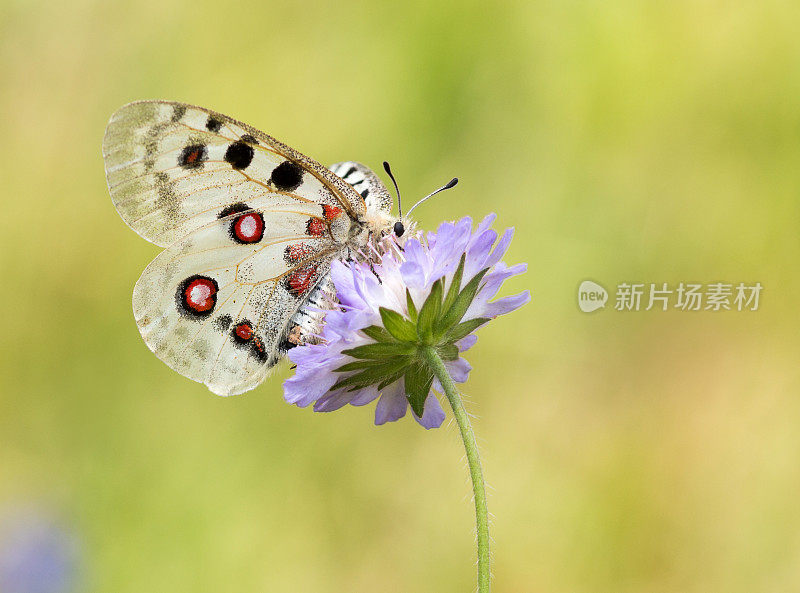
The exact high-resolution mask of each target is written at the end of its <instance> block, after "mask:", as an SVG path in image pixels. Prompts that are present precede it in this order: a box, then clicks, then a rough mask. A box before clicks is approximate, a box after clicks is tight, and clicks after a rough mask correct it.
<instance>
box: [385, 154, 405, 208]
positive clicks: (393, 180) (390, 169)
mask: <svg viewBox="0 0 800 593" xmlns="http://www.w3.org/2000/svg"><path fill="white" fill-rule="evenodd" d="M383 168H384V170H385V171H386V173H388V175H389V177H390V178H391V180H392V183H394V191H396V192H397V212H398V218H403V205H402V204H401V203H400V188H399V187H397V181H395V179H394V175H392V168H391V167H390V166H389V161H383Z"/></svg>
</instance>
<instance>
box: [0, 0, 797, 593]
mask: <svg viewBox="0 0 800 593" xmlns="http://www.w3.org/2000/svg"><path fill="white" fill-rule="evenodd" d="M799 25H800V8H799V7H798V5H797V3H796V2H791V1H788V0H787V1H785V2H780V1H771V0H766V1H763V2H743V1H741V2H714V1H702V0H701V1H663V2H650V1H645V2H638V1H630V2H625V1H610V0H604V1H583V2H578V1H534V2H528V1H522V0H520V1H516V2H513V1H512V2H496V3H487V2H479V1H473V0H467V1H465V2H461V3H458V4H451V3H436V2H433V3H431V2H420V1H411V2H405V3H398V2H372V3H357V2H344V1H342V2H338V3H322V2H304V3H251V4H249V5H247V6H245V5H241V4H234V3H230V4H228V3H219V2H207V1H195V2H176V3H164V2H161V1H155V0H152V1H148V2H139V3H130V2H89V1H81V0H78V1H74V2H69V3H55V2H37V1H33V0H32V1H24V0H16V1H14V0H0V132H1V133H2V135H1V136H0V195H2V205H3V215H2V217H0V248H1V249H0V262H2V277H3V280H4V286H3V289H2V302H3V307H2V311H3V313H2V333H3V338H2V350H1V351H0V389H1V391H2V393H1V394H0V516H2V515H4V514H5V515H7V516H8V515H13V514H14V513H15V512H16V511H15V509H18V508H21V507H26V508H34V509H39V510H40V511H37V512H42V513H44V514H48V515H52V516H55V517H57V518H58V521H60V522H61V523H62V524H64V525H66V526H68V528H69V529H70V530H71V531H72V532H73V533H74V534H75V537H76V538H77V540H78V541H79V545H80V550H81V558H82V561H81V569H80V571H79V576H78V579H77V583H76V584H75V591H87V592H106V591H114V592H115V593H127V592H136V593H139V592H142V591H148V592H150V591H169V592H175V591H193V592H196V593H205V592H209V593H210V592H215V593H216V592H220V591H248V592H254V591H292V592H298V593H305V592H322V591H325V592H332V593H338V592H348V593H349V592H354V591H381V592H389V593H394V592H407V591H415V592H437V593H441V592H454V593H455V592H466V591H471V590H473V587H474V582H475V567H474V557H475V556H474V554H475V552H474V535H473V529H474V526H473V509H472V507H471V504H470V497H469V486H468V480H467V473H466V467H465V462H464V459H463V451H462V447H461V444H460V442H459V440H458V434H457V432H456V431H455V430H454V427H453V426H449V427H444V428H442V429H440V430H438V431H427V432H426V431H424V430H422V429H421V428H420V427H419V426H417V425H416V423H414V422H413V421H410V420H409V419H408V418H406V419H404V420H402V421H400V422H398V423H395V424H392V425H388V426H384V427H374V426H373V425H372V414H373V406H368V407H367V408H347V409H345V410H342V411H339V412H337V413H334V414H313V413H312V412H310V411H309V410H299V409H297V408H295V407H292V406H289V405H287V404H286V403H284V402H283V400H282V392H281V382H282V380H283V379H284V378H286V377H287V376H288V374H289V372H290V371H289V370H288V368H287V367H286V366H285V365H284V366H282V367H280V368H279V371H278V372H277V373H276V375H275V376H274V377H273V378H272V379H271V380H269V381H267V382H266V383H265V384H264V385H262V386H261V387H260V388H258V389H256V390H255V391H253V392H250V393H249V394H246V395H244V396H239V397H235V398H228V399H224V398H218V397H216V396H213V395H212V394H211V393H210V392H208V391H207V390H206V388H205V387H203V386H202V385H199V384H195V383H193V382H191V381H189V380H187V379H184V378H183V377H181V376H179V375H177V374H176V373H174V372H172V371H171V370H169V369H168V368H167V366H166V365H164V364H162V363H161V362H159V361H158V360H157V359H156V358H155V356H153V355H152V354H151V353H150V352H149V351H148V350H147V348H146V347H145V345H144V344H143V342H142V341H141V339H140V337H139V334H138V331H137V329H136V326H135V323H134V320H133V315H132V312H131V305H130V299H131V289H132V287H133V284H134V282H135V281H136V279H137V277H138V275H139V273H140V272H141V271H142V270H143V269H144V267H145V265H146V264H147V263H148V262H149V261H150V260H151V259H152V258H153V257H154V256H155V255H156V253H157V252H158V249H157V248H156V247H155V246H153V245H151V244H149V243H147V242H145V241H144V240H142V239H140V238H139V237H138V236H136V235H135V234H134V233H133V232H132V231H131V230H130V229H128V228H127V227H126V226H125V224H124V223H123V222H122V220H121V219H120V218H119V216H118V215H117V213H116V212H115V210H114V208H113V206H112V204H111V200H110V198H109V196H108V192H107V189H106V186H105V179H104V172H103V162H102V158H101V155H100V144H101V139H102V136H103V130H104V127H105V124H106V122H107V120H108V117H109V116H110V115H111V113H112V112H113V111H114V110H115V109H116V108H118V107H119V106H121V105H122V104H124V103H126V102H128V101H131V100H134V99H141V98H166V99H176V100H183V101H187V102H191V103H195V104H199V105H203V106H207V107H211V108H213V109H216V110H218V111H222V112H223V113H227V114H229V115H231V116H233V117H236V118H238V119H241V120H243V121H246V122H249V123H251V124H252V125H254V126H256V127H258V128H261V129H263V130H265V131H267V132H268V133H270V134H273V135H274V136H276V137H278V138H280V139H281V140H283V141H285V142H287V143H289V144H291V145H293V146H295V147H297V148H298V149H300V150H301V151H303V152H305V153H306V154H308V155H310V156H312V157H314V158H316V159H318V160H320V161H321V162H324V163H332V162H335V161H338V160H347V159H356V160H361V161H362V162H365V163H367V164H368V165H371V166H373V167H374V168H376V169H380V163H381V161H382V160H384V159H388V160H389V161H390V162H391V163H392V165H393V167H394V169H395V172H396V174H397V176H398V178H399V182H400V185H401V188H402V190H403V192H404V195H405V196H406V200H408V201H411V200H412V198H413V197H418V196H422V195H424V194H425V193H427V192H428V191H430V190H432V189H433V188H434V187H436V186H437V185H438V184H440V183H441V182H443V181H446V180H447V179H449V178H450V177H451V176H453V175H458V176H459V177H460V178H461V184H460V185H459V187H458V188H457V189H455V190H453V191H451V192H447V193H446V194H443V195H442V196H441V197H438V198H437V199H436V200H434V201H432V202H430V203H429V204H426V205H425V206H424V207H422V208H420V209H419V210H418V211H417V212H418V213H419V217H418V220H419V221H420V222H421V224H422V225H423V227H425V228H430V229H432V228H434V227H435V226H436V225H437V224H438V222H439V221H441V220H445V219H453V218H457V217H461V216H463V215H466V214H469V215H472V216H474V217H482V216H484V215H485V214H486V213H487V212H490V211H495V212H497V213H498V215H499V226H506V225H509V226H510V225H513V226H516V229H517V234H516V238H515V241H514V243H513V244H512V246H511V249H510V252H509V255H508V257H507V258H506V261H508V262H509V263H516V262H519V261H527V262H528V264H529V266H530V267H529V272H528V273H527V274H525V275H523V276H521V277H518V278H516V279H514V280H513V281H512V282H509V286H507V288H506V289H505V290H506V294H513V293H516V292H519V291H521V290H524V289H526V288H527V289H531V290H532V292H533V301H532V303H531V304H529V305H527V306H526V307H525V308H524V309H523V310H521V311H519V312H518V313H516V314H514V315H513V316H509V317H508V318H502V319H500V320H498V321H497V322H495V323H493V324H491V325H490V326H488V327H486V328H485V329H483V330H482V331H481V334H480V340H479V342H478V345H477V347H476V348H475V349H474V350H473V351H471V352H470V353H469V356H468V359H469V360H470V362H471V363H472V364H473V366H474V367H475V370H474V371H473V374H472V377H471V379H470V381H469V383H467V384H466V385H465V387H464V390H465V393H466V397H467V399H468V402H469V403H468V405H469V407H470V409H471V411H472V412H473V413H474V414H475V415H476V417H477V418H476V420H475V425H476V430H477V432H478V434H479V439H480V442H481V444H482V448H483V458H484V462H485V471H486V475H487V479H488V482H489V484H490V486H491V494H490V501H489V502H490V510H491V511H492V513H493V514H494V519H493V537H494V555H495V560H496V561H495V564H494V574H495V589H494V590H495V591H497V592H509V593H517V592H529V591H530V592H544V593H582V592H587V593H588V592H592V593H597V592H609V593H625V592H637V593H667V592H670V593H671V592H679V593H709V592H714V593H718V592H724V593H734V592H742V593H745V592H746V593H752V592H754V591H759V592H773V591H774V592H783V591H797V590H800V505H798V495H799V494H800V430H798V426H800V402H799V401H798V391H800V370H799V367H798V359H800V356H799V355H800V341H799V340H798V330H799V329H800V315H798V296H799V295H800V281H798V277H797V271H798V264H797V262H798V259H799V258H800V240H799V237H800V234H798V223H799V222H800V206H799V205H798V193H799V192H798V190H800V166H798V165H799V164H800V109H798V105H800V103H799V102H798V98H799V97H800V37H799V36H798V34H797V31H798V26H799ZM586 278H591V279H594V280H597V281H599V282H600V283H602V284H604V285H605V286H606V287H607V288H609V289H610V290H612V291H613V288H614V287H615V286H616V284H617V283H619V282H622V281H628V282H631V281H634V282H646V283H649V282H658V283H660V282H670V283H678V282H681V281H683V282H689V281H699V282H704V283H710V282H716V281H720V280H723V281H729V282H740V281H743V282H755V281H760V282H761V283H762V284H763V285H764V292H763V294H762V300H761V307H760V309H759V310H758V311H756V312H741V313H740V312H735V311H731V312H696V313H690V312H681V311H669V312H656V311H651V312H638V313H637V312H628V313H625V312H617V311H614V310H613V308H612V307H609V308H607V309H606V310H604V311H598V312H596V313H593V314H591V315H587V314H584V313H581V312H580V311H579V310H578V308H577V304H576V295H575V292H576V288H577V285H578V284H579V282H580V281H581V280H583V279H586ZM612 298H613V295H612ZM2 593H16V592H14V591H3V592H2Z"/></svg>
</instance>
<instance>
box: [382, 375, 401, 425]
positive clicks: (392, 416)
mask: <svg viewBox="0 0 800 593" xmlns="http://www.w3.org/2000/svg"><path fill="white" fill-rule="evenodd" d="M401 386H402V387H401ZM407 407H408V400H407V399H406V390H405V383H404V381H403V380H402V379H401V380H399V381H398V382H397V383H394V384H392V385H390V386H389V387H388V388H387V389H384V391H383V395H381V399H379V400H378V405H377V406H375V424H376V425H377V426H380V425H381V424H386V423H387V422H394V421H395V420H399V419H400V418H402V417H403V416H405V415H406V408H407Z"/></svg>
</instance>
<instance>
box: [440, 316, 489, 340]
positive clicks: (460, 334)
mask: <svg viewBox="0 0 800 593" xmlns="http://www.w3.org/2000/svg"><path fill="white" fill-rule="evenodd" d="M487 321H491V319H489V318H488V317H476V318H475V319H470V320H469V321H464V322H462V323H459V324H458V325H456V326H455V327H452V328H451V329H450V330H449V331H448V332H447V335H446V336H445V339H446V341H447V342H450V343H452V342H458V341H459V340H460V339H461V338H464V337H466V336H468V335H469V334H471V333H472V332H473V331H475V330H476V329H478V328H479V327H480V326H482V325H483V324H484V323H486V322H487Z"/></svg>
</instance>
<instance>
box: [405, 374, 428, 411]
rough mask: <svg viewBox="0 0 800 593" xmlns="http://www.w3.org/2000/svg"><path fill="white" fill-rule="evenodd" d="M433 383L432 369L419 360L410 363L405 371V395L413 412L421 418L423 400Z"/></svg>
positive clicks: (423, 408) (423, 405)
mask: <svg viewBox="0 0 800 593" xmlns="http://www.w3.org/2000/svg"><path fill="white" fill-rule="evenodd" d="M432 384H433V371H432V370H431V369H430V368H428V365H426V364H423V363H421V362H416V363H414V364H412V365H411V366H410V367H409V368H408V370H407V371H406V397H407V398H408V403H409V404H410V405H411V409H412V410H414V413H415V414H416V415H417V416H418V417H420V418H422V414H423V413H424V412H425V400H426V399H428V394H429V393H430V391H431V385H432Z"/></svg>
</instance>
